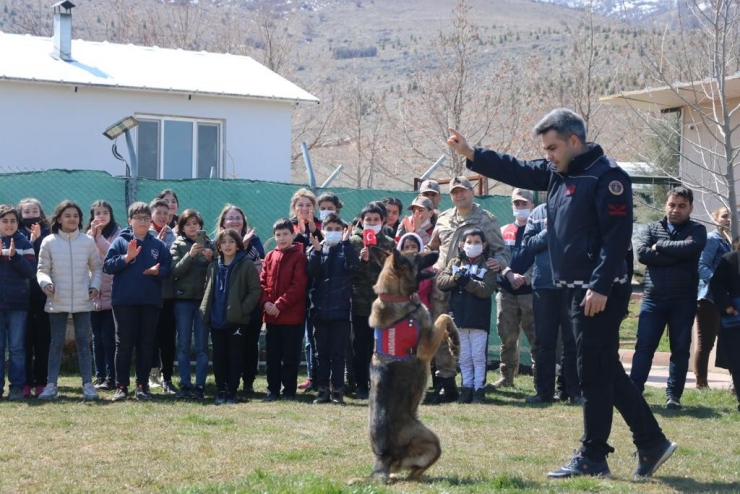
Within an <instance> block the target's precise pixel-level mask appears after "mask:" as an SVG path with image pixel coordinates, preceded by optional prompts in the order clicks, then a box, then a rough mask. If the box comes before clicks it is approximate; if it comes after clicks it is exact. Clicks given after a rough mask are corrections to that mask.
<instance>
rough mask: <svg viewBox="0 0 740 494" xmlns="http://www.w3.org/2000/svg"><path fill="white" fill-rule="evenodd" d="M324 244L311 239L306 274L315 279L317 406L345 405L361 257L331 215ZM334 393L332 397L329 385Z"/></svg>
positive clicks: (312, 293)
mask: <svg viewBox="0 0 740 494" xmlns="http://www.w3.org/2000/svg"><path fill="white" fill-rule="evenodd" d="M321 230H322V234H323V237H324V241H323V243H322V242H319V239H318V238H317V237H316V236H311V248H310V249H309V252H308V265H307V266H306V271H307V272H308V275H309V276H310V277H311V286H310V289H309V298H310V300H311V308H310V311H311V317H312V319H313V328H314V330H313V331H314V332H313V337H314V340H315V342H316V351H317V353H318V367H317V369H316V371H315V372H316V374H315V379H316V384H317V386H318V389H319V395H318V397H317V398H316V400H314V403H329V402H330V401H331V402H333V403H337V404H341V403H344V365H345V349H346V348H347V340H348V338H349V333H350V315H351V311H352V276H353V273H354V272H355V271H357V270H358V269H359V266H360V257H359V256H358V255H357V251H356V250H355V248H354V246H353V245H352V243H351V242H350V241H349V237H350V233H351V231H350V229H349V228H348V227H347V224H346V223H345V222H344V221H342V219H341V218H339V216H337V215H336V214H334V213H330V214H329V215H328V216H327V217H326V218H325V219H324V221H323V223H322V225H321ZM330 379H331V387H332V388H333V390H334V392H333V394H331V396H330V389H329V382H330Z"/></svg>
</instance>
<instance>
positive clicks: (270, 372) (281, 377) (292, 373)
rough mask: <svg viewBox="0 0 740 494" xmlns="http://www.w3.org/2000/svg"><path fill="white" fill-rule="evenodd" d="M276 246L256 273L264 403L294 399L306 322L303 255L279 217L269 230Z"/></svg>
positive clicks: (290, 227) (286, 222)
mask: <svg viewBox="0 0 740 494" xmlns="http://www.w3.org/2000/svg"><path fill="white" fill-rule="evenodd" d="M272 231H273V233H274V235H275V242H276V243H277V247H275V250H273V251H271V252H269V253H268V254H267V256H265V262H264V264H263V266H262V273H261V274H260V284H261V285H262V298H261V299H260V305H261V306H262V308H263V309H264V311H265V323H266V324H267V333H266V338H265V340H266V341H265V342H266V345H267V389H268V394H267V396H266V397H265V398H264V401H268V402H270V401H275V400H277V399H278V397H279V395H280V384H281V383H282V385H283V399H286V400H294V399H295V393H296V384H297V381H298V365H299V359H300V348H301V338H302V337H303V332H304V323H305V319H306V286H307V281H308V280H307V276H306V256H305V254H304V253H303V246H302V244H299V243H294V242H293V239H294V233H293V223H292V222H291V221H290V220H289V219H288V218H281V219H279V220H277V221H276V222H275V224H274V225H273V227H272Z"/></svg>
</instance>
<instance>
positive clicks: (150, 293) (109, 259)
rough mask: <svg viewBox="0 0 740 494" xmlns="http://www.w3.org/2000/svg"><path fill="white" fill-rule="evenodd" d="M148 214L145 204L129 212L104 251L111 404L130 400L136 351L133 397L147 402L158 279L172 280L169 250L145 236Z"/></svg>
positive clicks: (159, 299)
mask: <svg viewBox="0 0 740 494" xmlns="http://www.w3.org/2000/svg"><path fill="white" fill-rule="evenodd" d="M151 221H152V211H151V209H150V208H149V205H148V204H147V203H145V202H135V203H133V204H132V205H131V206H129V208H128V224H129V227H128V228H126V229H124V230H123V231H122V232H121V234H120V235H119V236H118V238H117V239H116V240H114V241H113V243H112V244H111V246H110V249H108V253H107V254H106V255H105V265H104V270H105V272H106V273H108V274H112V275H114V276H113V294H112V303H113V318H114V320H115V323H116V386H117V387H118V389H117V390H116V393H115V395H113V401H121V400H125V399H126V398H127V397H128V386H129V383H130V369H131V357H132V354H133V351H134V349H136V392H135V396H136V398H137V399H139V400H141V401H146V400H150V399H151V395H150V394H149V370H150V369H151V367H152V357H153V355H154V344H155V343H154V338H155V334H156V327H157V322H158V320H159V313H160V311H161V309H162V280H163V279H165V278H167V277H168V276H169V275H170V266H171V258H170V251H169V249H168V248H167V246H166V245H165V244H164V242H162V241H161V240H159V239H158V238H157V237H155V236H154V235H153V234H152V232H150V231H149V225H150V223H151Z"/></svg>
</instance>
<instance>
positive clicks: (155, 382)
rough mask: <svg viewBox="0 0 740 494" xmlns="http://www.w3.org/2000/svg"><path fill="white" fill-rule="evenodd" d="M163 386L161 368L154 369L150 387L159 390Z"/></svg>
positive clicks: (150, 377) (150, 375) (151, 373)
mask: <svg viewBox="0 0 740 494" xmlns="http://www.w3.org/2000/svg"><path fill="white" fill-rule="evenodd" d="M161 385H162V383H161V381H160V380H159V367H152V371H151V372H150V373H149V387H150V388H158V387H160V386H161Z"/></svg>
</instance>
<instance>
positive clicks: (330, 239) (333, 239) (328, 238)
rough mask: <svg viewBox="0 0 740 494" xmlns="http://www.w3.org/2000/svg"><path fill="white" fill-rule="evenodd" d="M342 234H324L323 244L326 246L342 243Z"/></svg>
mask: <svg viewBox="0 0 740 494" xmlns="http://www.w3.org/2000/svg"><path fill="white" fill-rule="evenodd" d="M342 235H343V234H342V232H324V244H326V245H328V246H330V247H331V246H333V245H337V244H338V243H339V242H341V241H342Z"/></svg>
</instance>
